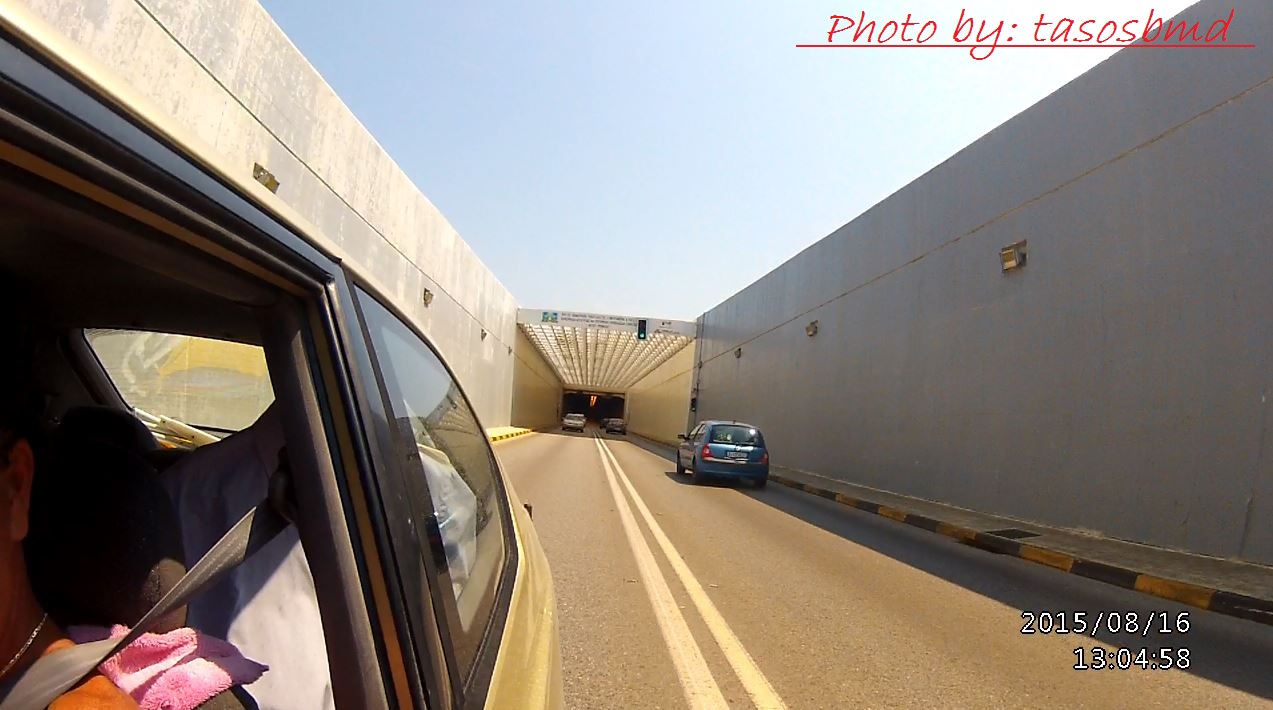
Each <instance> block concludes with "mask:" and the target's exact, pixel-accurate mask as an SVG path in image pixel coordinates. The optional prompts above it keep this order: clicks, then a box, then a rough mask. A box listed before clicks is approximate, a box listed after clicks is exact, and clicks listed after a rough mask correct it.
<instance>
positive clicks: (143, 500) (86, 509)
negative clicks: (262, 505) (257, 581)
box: [0, 165, 286, 707]
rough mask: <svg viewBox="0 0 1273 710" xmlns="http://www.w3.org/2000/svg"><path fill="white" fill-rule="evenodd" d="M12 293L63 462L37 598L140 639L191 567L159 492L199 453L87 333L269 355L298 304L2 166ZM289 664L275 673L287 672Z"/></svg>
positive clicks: (0, 255)
mask: <svg viewBox="0 0 1273 710" xmlns="http://www.w3.org/2000/svg"><path fill="white" fill-rule="evenodd" d="M0 279H3V282H4V284H5V285H6V291H16V292H17V293H19V294H20V295H21V302H20V303H6V304H0V307H3V308H10V309H20V310H21V311H23V313H21V314H20V315H21V317H22V318H23V320H24V321H25V322H27V323H28V324H29V326H30V328H31V330H32V341H33V342H32V345H33V361H34V363H35V371H34V372H32V373H29V377H30V378H31V381H33V382H34V383H35V385H36V387H37V388H38V390H39V391H40V393H41V394H42V395H43V401H44V407H43V415H42V418H41V422H40V428H41V430H42V431H41V434H42V436H41V437H40V438H41V441H42V442H44V443H46V444H47V447H48V448H47V451H48V452H51V454H53V455H49V456H42V455H40V454H39V453H38V452H39V451H41V450H42V449H37V475H36V480H37V484H36V489H35V492H34V494H33V503H32V517H33V525H32V529H33V537H34V538H35V539H33V540H32V539H28V540H27V545H28V556H30V557H32V558H33V559H35V560H36V561H37V563H36V564H32V565H31V570H32V578H33V579H32V583H33V586H35V588H36V590H37V594H39V595H40V597H41V599H42V602H43V603H44V604H45V606H46V608H47V610H48V611H49V612H50V615H51V618H53V619H54V620H55V621H56V622H57V623H58V624H59V626H60V627H62V628H66V627H67V626H69V625H74V624H85V623H90V624H95V625H103V626H107V627H109V626H110V625H112V624H122V625H125V626H130V625H132V624H134V623H136V622H137V621H138V619H139V618H140V616H141V615H142V614H144V612H145V611H147V610H148V609H149V608H150V607H151V606H152V605H153V604H154V603H155V602H156V601H158V597H159V596H161V595H162V593H163V592H165V591H167V590H168V589H170V588H171V586H172V585H173V583H175V582H176V581H177V580H178V579H180V577H181V575H182V574H183V573H184V571H185V565H186V563H187V562H190V563H193V560H189V561H187V560H184V559H182V555H181V552H180V540H181V527H180V526H181V525H182V521H181V520H178V519H177V518H176V515H175V509H174V507H173V505H172V502H171V501H169V500H168V499H167V494H166V493H165V491H164V490H163V488H162V487H161V486H160V485H159V478H160V477H162V476H163V475H164V473H165V471H166V470H168V469H169V468H170V467H171V466H173V465H174V464H175V463H176V462H178V461H180V460H181V458H182V457H183V456H186V455H188V450H189V449H191V448H194V446H197V445H198V443H200V441H186V442H185V444H184V445H178V444H174V443H173V442H180V441H181V438H180V437H173V436H169V437H159V438H157V437H156V436H155V433H154V431H152V428H153V427H148V426H147V424H146V423H145V422H143V421H142V419H140V418H139V417H138V416H137V414H136V413H135V412H134V410H133V409H132V407H130V406H129V403H128V402H126V401H125V400H124V398H123V397H122V396H121V394H120V391H119V390H118V389H117V387H116V386H115V384H114V383H113V382H112V380H111V378H110V376H109V374H108V373H107V372H106V371H105V370H104V369H103V367H102V363H101V362H100V361H99V360H98V358H97V357H96V356H95V354H94V351H93V349H92V347H91V346H90V344H89V341H88V340H87V338H86V335H85V333H86V331H87V330H88V329H98V328H111V329H114V328H123V329H130V330H138V331H155V332H160V333H176V334H186V335H194V336H202V337H207V338H214V339H217V340H225V341H232V342H237V343H246V344H250V345H258V346H259V345H263V339H262V336H261V333H262V332H263V328H265V327H267V325H266V324H268V323H270V322H271V319H273V318H275V317H276V315H275V314H276V312H277V311H276V309H277V308H279V307H280V306H281V305H282V304H283V303H284V301H285V300H286V295H285V293H284V291H283V290H282V289H281V288H279V287H278V286H275V285H271V284H268V283H266V282H264V281H262V280H261V279H257V278H250V277H246V276H244V275H243V274H242V273H241V272H238V271H236V270H232V269H231V268H228V267H226V266H225V265H224V264H223V263H221V262H217V261H215V260H212V259H209V258H208V257H207V256H206V255H204V254H202V253H201V252H199V251H197V250H195V249H191V248H187V247H186V246H185V245H183V244H181V243H180V242H178V241H177V240H174V239H172V238H171V236H170V235H168V234H163V233H160V232H158V231H152V230H150V229H148V228H146V227H145V226H143V225H142V224H141V223H139V222H136V221H132V220H128V219H126V218H124V217H122V216H120V215H119V213H118V212H115V211H112V210H108V209H105V208H103V207H101V206H100V205H97V204H94V203H91V202H89V201H87V200H84V199H82V198H78V197H75V196H72V195H70V194H69V193H66V192H64V191H61V190H60V189H58V188H55V187H53V186H52V185H46V184H42V183H40V181H39V180H38V179H35V178H33V177H32V176H30V175H27V174H22V173H16V171H12V170H11V169H10V168H9V167H8V166H7V165H5V166H3V167H0ZM226 433H228V432H224V431H222V432H217V434H216V436H224V435H225V434H226ZM210 440H213V437H211V436H209V437H205V438H203V439H201V441H210ZM161 442H162V443H161ZM40 461H43V462H44V463H45V464H46V465H45V466H44V467H43V468H41V464H40V463H39V462H40ZM42 476H43V477H44V478H41V477H42ZM41 481H43V483H41ZM41 516H44V517H46V518H52V517H54V516H55V517H56V529H55V531H54V532H52V533H49V534H44V535H35V534H34V533H36V532H38V531H39V530H40V529H41V528H40V526H38V525H36V524H35V522H34V521H35V519H36V518H38V517H41ZM45 527H46V528H47V527H48V526H45ZM218 534H219V533H218ZM32 552H34V553H35V554H32ZM68 570H71V571H74V573H75V574H74V575H71V574H69V573H68ZM77 581H78V584H77ZM104 589H115V590H117V591H118V590H131V591H130V593H131V595H132V596H131V598H129V596H128V594H126V593H124V592H123V591H120V592H119V594H115V595H112V594H107V593H103V592H102V590H104ZM183 620H184V619H183V617H181V616H180V615H178V616H177V617H176V618H173V619H170V620H168V622H167V623H166V624H161V625H159V626H158V627H156V628H173V627H174V625H176V626H180V625H181V624H182V622H183ZM280 660H281V659H265V661H266V662H267V663H272V664H277V665H285V664H284V663H280ZM232 700H233V699H232ZM223 705H224V706H230V707H235V706H237V705H236V704H235V703H234V702H230V703H228V704H223Z"/></svg>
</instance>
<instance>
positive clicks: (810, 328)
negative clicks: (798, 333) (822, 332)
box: [804, 320, 818, 338]
mask: <svg viewBox="0 0 1273 710" xmlns="http://www.w3.org/2000/svg"><path fill="white" fill-rule="evenodd" d="M804 334H805V335H807V336H809V337H810V338H812V337H813V336H815V335H817V334H818V321H816V320H815V321H813V322H811V323H809V325H806V326H805V327H804Z"/></svg>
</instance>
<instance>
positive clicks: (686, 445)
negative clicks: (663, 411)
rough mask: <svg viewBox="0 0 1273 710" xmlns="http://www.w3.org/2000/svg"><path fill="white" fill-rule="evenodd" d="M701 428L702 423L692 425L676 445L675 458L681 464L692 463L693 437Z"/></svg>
mask: <svg viewBox="0 0 1273 710" xmlns="http://www.w3.org/2000/svg"><path fill="white" fill-rule="evenodd" d="M702 430H703V425H702V424H699V425H698V426H696V427H694V429H693V430H692V431H690V433H689V434H686V435H685V439H684V440H683V441H682V442H681V443H680V445H679V446H677V447H676V458H677V459H678V461H679V463H680V464H681V465H682V466H684V465H687V464H689V465H692V464H693V463H694V439H695V438H696V437H697V436H698V434H699V432H701V431H702ZM687 453H688V454H689V458H688V460H687V459H686V454H687Z"/></svg>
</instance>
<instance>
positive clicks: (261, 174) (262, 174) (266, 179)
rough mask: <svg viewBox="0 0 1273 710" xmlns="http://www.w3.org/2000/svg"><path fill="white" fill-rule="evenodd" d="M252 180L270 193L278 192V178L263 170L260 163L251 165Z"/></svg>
mask: <svg viewBox="0 0 1273 710" xmlns="http://www.w3.org/2000/svg"><path fill="white" fill-rule="evenodd" d="M252 178H253V179H255V180H256V181H257V182H259V183H261V184H262V185H264V186H265V189H267V190H269V191H270V192H278V178H276V177H274V173H272V172H270V171H268V170H266V169H265V167H264V166H263V165H261V164H260V163H253V164H252Z"/></svg>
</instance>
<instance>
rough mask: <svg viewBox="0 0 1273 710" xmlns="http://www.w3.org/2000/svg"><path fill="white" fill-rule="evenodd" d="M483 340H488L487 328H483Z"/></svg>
mask: <svg viewBox="0 0 1273 710" xmlns="http://www.w3.org/2000/svg"><path fill="white" fill-rule="evenodd" d="M482 340H486V329H485V328H483V329H482Z"/></svg>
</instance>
